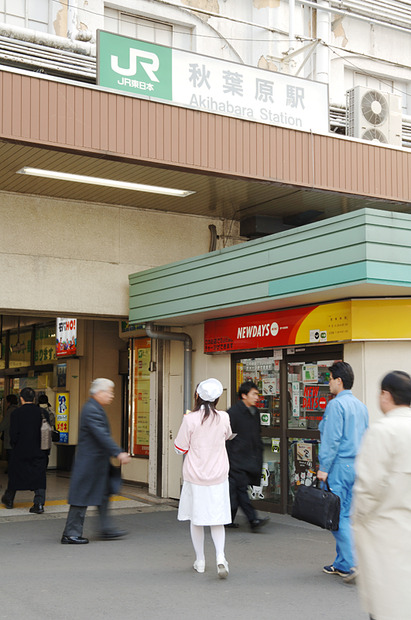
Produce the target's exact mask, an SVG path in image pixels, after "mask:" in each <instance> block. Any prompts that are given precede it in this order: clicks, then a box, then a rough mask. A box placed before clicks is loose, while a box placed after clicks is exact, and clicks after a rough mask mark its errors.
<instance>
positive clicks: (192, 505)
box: [177, 479, 231, 525]
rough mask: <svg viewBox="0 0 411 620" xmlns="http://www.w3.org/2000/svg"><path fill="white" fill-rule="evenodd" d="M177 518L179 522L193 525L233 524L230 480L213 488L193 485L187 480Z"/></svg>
mask: <svg viewBox="0 0 411 620" xmlns="http://www.w3.org/2000/svg"><path fill="white" fill-rule="evenodd" d="M177 518H178V520H179V521H191V522H192V524H193V525H225V524H226V523H231V506H230V491H229V486H228V479H227V480H225V481H224V482H221V483H220V484H213V485H211V486H202V485H199V484H193V483H192V482H187V481H186V480H185V481H184V483H183V488H182V490H181V497H180V504H179V506H178V517H177Z"/></svg>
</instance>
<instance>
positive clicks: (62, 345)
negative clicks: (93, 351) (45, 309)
mask: <svg viewBox="0 0 411 620" xmlns="http://www.w3.org/2000/svg"><path fill="white" fill-rule="evenodd" d="M76 353H77V319H61V318H58V319H57V325H56V355H57V357H66V356H68V355H76Z"/></svg>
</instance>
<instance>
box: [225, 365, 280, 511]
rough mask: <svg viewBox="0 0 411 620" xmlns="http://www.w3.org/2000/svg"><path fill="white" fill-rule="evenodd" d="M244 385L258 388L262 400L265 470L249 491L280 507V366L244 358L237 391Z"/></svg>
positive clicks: (258, 405)
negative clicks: (257, 483)
mask: <svg viewBox="0 0 411 620" xmlns="http://www.w3.org/2000/svg"><path fill="white" fill-rule="evenodd" d="M244 381H253V383H255V384H256V385H257V386H258V390H259V393H260V400H259V401H258V403H257V407H258V408H259V410H260V422H261V437H262V442H263V470H262V474H261V481H260V485H259V486H254V487H250V489H249V492H250V494H251V498H252V499H255V500H265V501H269V502H272V503H279V502H280V497H281V477H280V473H281V469H280V438H279V436H278V433H279V428H280V362H279V360H275V359H274V358H273V357H255V358H243V359H239V360H238V361H237V362H236V391H237V392H238V388H239V387H240V385H241V383H243V382H244Z"/></svg>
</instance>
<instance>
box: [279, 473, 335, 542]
mask: <svg viewBox="0 0 411 620" xmlns="http://www.w3.org/2000/svg"><path fill="white" fill-rule="evenodd" d="M321 482H322V481H320V480H318V479H317V480H316V481H315V482H314V484H313V485H312V486H310V487H306V486H304V485H300V486H299V487H298V490H297V492H296V494H295V499H294V504H293V509H292V512H291V516H292V517H294V518H295V519H300V521H306V523H312V525H318V526H319V527H322V528H324V529H326V530H332V531H334V532H335V531H336V530H338V523H339V520H340V498H339V497H338V495H336V494H335V493H333V492H332V491H331V489H330V486H329V484H328V481H327V480H326V481H325V483H324V484H325V488H320V486H319V485H320V484H321Z"/></svg>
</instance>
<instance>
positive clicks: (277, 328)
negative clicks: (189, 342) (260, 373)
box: [204, 306, 317, 353]
mask: <svg viewBox="0 0 411 620" xmlns="http://www.w3.org/2000/svg"><path fill="white" fill-rule="evenodd" d="M315 308H317V306H306V307H304V308H292V309H291V310H277V311H276V312H265V313H262V314H252V315H246V316H236V317H232V318H229V319H216V320H212V321H205V323H204V353H215V352H217V351H243V350H246V349H260V348H262V349H263V348H268V347H285V346H289V345H294V344H295V336H296V334H297V332H298V328H299V327H300V325H301V323H302V321H303V320H304V319H305V318H306V317H307V316H308V315H309V314H310V312H312V311H313V310H314V309H315Z"/></svg>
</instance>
